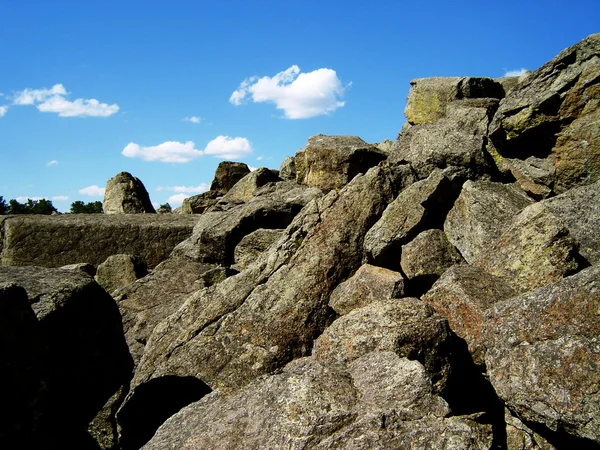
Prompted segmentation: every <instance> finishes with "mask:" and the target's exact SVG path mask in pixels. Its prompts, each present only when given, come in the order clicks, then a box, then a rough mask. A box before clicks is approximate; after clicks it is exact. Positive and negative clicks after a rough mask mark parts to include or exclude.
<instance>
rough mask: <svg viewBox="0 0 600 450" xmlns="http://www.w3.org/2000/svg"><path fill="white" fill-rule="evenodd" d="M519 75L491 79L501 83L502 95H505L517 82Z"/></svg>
mask: <svg viewBox="0 0 600 450" xmlns="http://www.w3.org/2000/svg"><path fill="white" fill-rule="evenodd" d="M526 73H531V72H530V71H526ZM519 79H520V77H500V78H494V79H493V80H494V81H495V82H496V83H500V84H501V85H502V89H504V96H503V97H506V96H507V95H508V93H509V92H510V91H511V90H512V89H513V88H515V87H517V86H518V84H519Z"/></svg>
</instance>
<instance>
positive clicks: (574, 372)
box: [482, 266, 600, 443]
mask: <svg viewBox="0 0 600 450" xmlns="http://www.w3.org/2000/svg"><path fill="white" fill-rule="evenodd" d="M599 308H600V266H593V267H590V268H588V269H585V270H583V271H582V272H580V273H578V274H576V275H573V276H572V277H568V278H565V279H563V280H560V281H558V282H556V283H553V284H550V285H548V286H545V287H542V288H540V289H537V290H535V291H532V292H528V293H526V294H523V295H521V296H520V297H516V298H513V299H510V300H506V301H504V302H500V303H497V304H495V305H494V306H493V307H492V308H491V310H490V312H489V315H488V316H487V317H486V320H485V323H484V326H483V331H482V333H483V337H484V342H485V346H486V347H487V349H488V350H487V353H486V357H485V361H486V364H487V367H488V374H489V376H490V381H491V382H492V384H493V386H494V388H495V389H496V392H497V393H498V395H499V396H500V397H501V398H502V400H504V401H505V402H506V404H507V406H508V408H510V409H511V410H512V411H514V412H515V413H517V414H518V415H519V417H522V418H523V419H525V420H528V421H531V422H534V423H538V424H543V425H545V426H547V427H548V428H550V429H552V430H555V431H556V430H560V429H564V430H566V431H567V432H568V433H570V434H572V435H575V436H579V437H581V438H586V439H591V440H594V441H596V443H597V442H599V441H600V407H599V405H600V398H599V394H598V385H599V383H600V374H599V372H598V370H597V367H598V365H599V364H600V345H599V343H598V336H599V334H600V320H599V319H598V309H599Z"/></svg>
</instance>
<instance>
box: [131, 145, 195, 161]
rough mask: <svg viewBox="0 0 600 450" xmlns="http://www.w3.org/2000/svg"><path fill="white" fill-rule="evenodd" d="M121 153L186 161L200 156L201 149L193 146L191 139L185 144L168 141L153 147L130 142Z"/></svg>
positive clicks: (144, 157)
mask: <svg viewBox="0 0 600 450" xmlns="http://www.w3.org/2000/svg"><path fill="white" fill-rule="evenodd" d="M121 154H122V155H124V156H127V157H129V158H142V159H143V160H144V161H162V162H170V163H186V162H190V161H191V160H193V159H196V158H198V157H199V156H202V151H201V150H197V149H196V148H194V143H193V142H192V141H187V142H186V143H185V144H183V143H181V142H175V141H168V142H163V143H162V144H159V145H155V146H154V147H140V146H139V145H138V144H135V143H133V142H131V143H129V144H127V146H126V147H125V148H124V149H123V151H122V152H121Z"/></svg>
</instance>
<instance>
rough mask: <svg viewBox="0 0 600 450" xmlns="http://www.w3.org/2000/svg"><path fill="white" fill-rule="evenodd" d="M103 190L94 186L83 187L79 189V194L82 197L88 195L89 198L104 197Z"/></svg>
mask: <svg viewBox="0 0 600 450" xmlns="http://www.w3.org/2000/svg"><path fill="white" fill-rule="evenodd" d="M104 190H105V188H101V187H99V186H96V185H95V184H94V185H92V186H88V187H84V188H83V189H79V193H80V194H83V195H89V196H91V197H104Z"/></svg>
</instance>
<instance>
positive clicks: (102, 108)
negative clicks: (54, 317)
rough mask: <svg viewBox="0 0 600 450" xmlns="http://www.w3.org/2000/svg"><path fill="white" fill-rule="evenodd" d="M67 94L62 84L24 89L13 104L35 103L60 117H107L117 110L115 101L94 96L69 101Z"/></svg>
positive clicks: (117, 106)
mask: <svg viewBox="0 0 600 450" xmlns="http://www.w3.org/2000/svg"><path fill="white" fill-rule="evenodd" d="M68 95H69V93H68V92H67V90H66V89H65V87H64V86H63V85H62V84H55V85H54V86H52V87H51V88H50V89H45V88H43V89H25V90H23V91H20V92H17V93H16V94H15V96H14V98H13V105H35V106H36V108H37V109H38V110H39V111H41V112H53V113H57V114H58V115H59V116H60V117H82V116H90V117H108V116H111V115H113V114H115V113H116V112H117V111H119V105H117V104H116V103H115V104H112V105H109V104H107V103H100V102H99V101H98V100H96V99H95V98H91V99H83V98H78V99H75V100H74V101H69V100H67V98H66V97H67V96H68Z"/></svg>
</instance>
